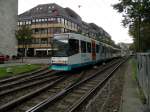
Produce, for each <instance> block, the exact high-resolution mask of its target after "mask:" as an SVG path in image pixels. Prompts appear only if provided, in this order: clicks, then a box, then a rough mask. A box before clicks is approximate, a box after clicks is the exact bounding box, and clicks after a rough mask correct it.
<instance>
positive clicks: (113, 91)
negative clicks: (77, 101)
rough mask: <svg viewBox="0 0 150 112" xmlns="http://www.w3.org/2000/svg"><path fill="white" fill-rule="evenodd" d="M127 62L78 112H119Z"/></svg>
mask: <svg viewBox="0 0 150 112" xmlns="http://www.w3.org/2000/svg"><path fill="white" fill-rule="evenodd" d="M126 66H127V62H126V63H125V64H123V65H122V66H121V67H120V68H119V69H118V70H117V71H116V72H115V73H114V76H113V78H112V79H111V80H110V81H109V82H108V83H107V84H106V85H105V86H104V87H103V89H102V90H100V91H99V92H98V93H97V94H96V95H95V96H94V97H93V98H92V99H91V100H90V101H88V103H87V104H85V105H83V107H82V108H80V110H79V112H119V109H120V101H121V97H122V91H123V84H124V75H125V71H126Z"/></svg>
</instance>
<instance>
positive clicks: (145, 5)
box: [113, 0, 150, 52]
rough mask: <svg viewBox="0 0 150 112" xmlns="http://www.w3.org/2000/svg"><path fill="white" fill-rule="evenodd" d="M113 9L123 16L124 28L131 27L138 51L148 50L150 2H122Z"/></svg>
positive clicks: (142, 0)
mask: <svg viewBox="0 0 150 112" xmlns="http://www.w3.org/2000/svg"><path fill="white" fill-rule="evenodd" d="M113 8H114V9H115V10H117V11H118V12H119V13H122V14H123V17H124V19H123V20H122V23H123V26H125V27H129V34H130V35H131V36H132V37H133V40H134V44H135V49H136V51H139V52H140V51H146V50H148V49H149V48H150V47H149V44H148V43H150V40H149V39H148V38H149V34H148V31H149V30H148V29H150V25H149V24H150V15H149V11H150V0H120V2H119V3H117V4H115V5H113Z"/></svg>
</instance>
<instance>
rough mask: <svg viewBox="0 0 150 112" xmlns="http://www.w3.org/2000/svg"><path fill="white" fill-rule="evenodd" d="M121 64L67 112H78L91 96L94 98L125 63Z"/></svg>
mask: <svg viewBox="0 0 150 112" xmlns="http://www.w3.org/2000/svg"><path fill="white" fill-rule="evenodd" d="M125 61H126V60H125ZM125 61H122V62H120V63H119V64H118V65H117V66H116V67H115V68H114V69H113V70H112V71H111V72H110V73H108V74H107V77H105V78H104V79H103V80H102V82H100V83H98V84H97V86H95V87H94V88H92V89H91V90H90V91H89V92H87V94H85V95H84V96H83V97H81V98H80V99H79V100H77V101H76V102H75V103H74V104H73V105H72V106H71V107H70V108H68V109H67V110H66V111H65V112H74V111H76V110H77V109H78V108H79V107H80V106H81V105H82V104H83V103H84V102H85V101H86V100H87V99H88V98H89V97H90V96H93V94H94V93H95V92H96V91H97V90H99V89H100V88H102V87H103V86H104V85H105V84H106V83H107V82H108V81H109V80H110V78H111V77H112V76H113V73H114V72H115V71H116V70H117V69H118V68H119V67H120V66H121V65H122V64H123V63H124V62H125Z"/></svg>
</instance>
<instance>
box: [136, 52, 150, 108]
mask: <svg viewBox="0 0 150 112" xmlns="http://www.w3.org/2000/svg"><path fill="white" fill-rule="evenodd" d="M137 66H138V67H137V78H138V81H139V84H140V86H141V88H142V90H143V92H144V95H145V97H146V99H147V104H148V107H149V108H150V53H139V54H137Z"/></svg>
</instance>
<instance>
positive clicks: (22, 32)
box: [16, 25, 32, 44]
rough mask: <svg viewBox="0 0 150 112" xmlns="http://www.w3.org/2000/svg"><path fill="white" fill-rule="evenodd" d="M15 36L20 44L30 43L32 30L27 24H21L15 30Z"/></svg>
mask: <svg viewBox="0 0 150 112" xmlns="http://www.w3.org/2000/svg"><path fill="white" fill-rule="evenodd" d="M16 38H17V40H18V43H20V44H30V43H31V40H32V30H31V29H30V27H28V26H25V25H23V26H21V27H20V28H19V29H18V30H17V31H16Z"/></svg>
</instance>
